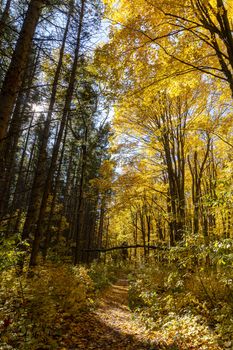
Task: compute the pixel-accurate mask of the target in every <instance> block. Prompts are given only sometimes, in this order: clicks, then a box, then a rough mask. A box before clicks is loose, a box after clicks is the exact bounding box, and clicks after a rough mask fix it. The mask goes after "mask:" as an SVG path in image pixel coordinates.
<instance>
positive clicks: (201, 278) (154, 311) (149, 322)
mask: <svg viewBox="0 0 233 350" xmlns="http://www.w3.org/2000/svg"><path fill="white" fill-rule="evenodd" d="M231 247H232V245H231V244H229V242H226V241H225V242H218V245H217V244H215V248H216V249H215V252H214V254H213V255H211V254H212V253H213V251H211V249H210V247H208V251H207V249H206V255H205V254H204V252H203V250H202V252H201V254H200V255H198V254H197V252H196V254H197V255H195V259H194V258H193V255H190V256H189V255H188V254H187V251H186V254H184V253H185V249H184V248H183V247H182V248H180V251H179V248H175V249H174V250H171V251H170V252H169V253H167V255H166V256H165V254H164V255H163V258H162V259H160V261H157V262H156V263H155V262H154V261H153V262H152V261H151V262H148V263H147V264H146V265H145V266H144V267H140V268H139V269H138V270H137V272H136V273H133V274H131V275H130V277H129V280H130V288H129V305H130V307H131V309H132V310H134V311H135V312H136V313H137V314H138V315H139V316H140V317H141V319H142V320H143V322H144V324H145V325H146V326H147V328H148V332H149V336H150V337H151V338H154V339H155V338H156V339H157V340H158V343H159V345H160V346H163V345H164V346H165V345H166V346H169V347H170V346H171V349H180V350H181V349H182V350H186V349H195V350H199V349H203V350H205V349H208V350H215V349H216V350H217V349H233V316H232V315H233V270H232V259H231V257H232V253H231V250H232V249H231ZM204 255H205V257H206V256H208V258H210V259H209V260H208V261H210V264H208V265H207V264H204V263H203V261H202V259H203V256H204ZM182 256H183V257H185V261H184V260H182ZM218 257H219V259H218ZM161 260H162V261H161ZM205 261H206V260H205Z"/></svg>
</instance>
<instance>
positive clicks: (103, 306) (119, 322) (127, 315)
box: [95, 279, 145, 340]
mask: <svg viewBox="0 0 233 350" xmlns="http://www.w3.org/2000/svg"><path fill="white" fill-rule="evenodd" d="M95 313H96V314H97V315H98V318H99V320H101V321H102V322H104V323H105V324H106V325H108V326H109V327H112V328H113V329H114V330H116V331H118V332H121V333H123V334H128V335H133V336H135V337H136V338H138V339H139V340H142V335H143V333H144V332H145V328H144V327H143V325H142V324H139V322H136V320H133V319H132V313H131V312H130V309H129V307H128V283H127V280H123V279H121V280H118V282H117V283H116V284H115V285H112V287H111V288H109V289H108V290H107V291H106V292H105V293H104V295H103V296H102V298H101V301H100V305H99V308H98V309H97V311H96V312H95Z"/></svg>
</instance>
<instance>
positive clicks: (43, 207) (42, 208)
mask: <svg viewBox="0 0 233 350" xmlns="http://www.w3.org/2000/svg"><path fill="white" fill-rule="evenodd" d="M84 10H85V0H82V2H81V9H80V16H79V26H78V32H77V39H76V48H75V55H74V61H73V65H72V69H71V75H70V79H69V86H68V88H67V92H66V98H65V105H64V109H63V114H62V119H61V123H60V128H59V132H58V136H57V140H56V142H55V145H54V148H53V154H52V159H51V163H50V167H49V171H48V175H47V177H46V183H45V187H44V192H43V197H42V201H41V204H40V210H39V216H38V221H37V225H36V230H35V237H34V240H33V245H32V252H31V258H30V266H34V265H36V259H37V255H38V251H39V244H40V240H41V231H42V222H43V218H44V216H45V212H46V206H47V201H48V196H49V193H50V190H51V184H52V179H53V175H54V172H55V169H56V163H57V158H58V153H59V148H60V144H61V141H62V137H63V132H64V128H65V125H66V121H67V119H68V118H69V114H70V106H71V102H72V98H73V93H74V88H75V82H76V73H77V66H78V59H79V51H80V42H81V33H82V27H83V17H84Z"/></svg>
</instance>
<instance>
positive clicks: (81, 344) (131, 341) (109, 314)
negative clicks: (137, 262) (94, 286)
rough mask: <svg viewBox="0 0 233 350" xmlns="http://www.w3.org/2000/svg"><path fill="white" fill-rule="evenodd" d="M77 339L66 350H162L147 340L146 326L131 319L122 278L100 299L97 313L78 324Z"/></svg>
mask: <svg viewBox="0 0 233 350" xmlns="http://www.w3.org/2000/svg"><path fill="white" fill-rule="evenodd" d="M74 331H75V332H73V334H74V333H75V336H74V337H73V339H66V345H68V348H67V347H66V348H65V349H69V350H75V349H87V350H91V349H92V350H108V349H109V350H159V348H158V347H157V346H152V344H150V343H149V342H148V340H147V339H146V338H147V337H146V332H145V331H146V330H145V327H144V326H143V324H140V323H139V321H138V320H134V319H133V318H132V313H131V312H130V309H129V307H128V283H127V280H124V279H120V280H118V281H117V283H115V284H114V285H112V286H111V287H109V288H108V289H107V290H106V291H105V292H104V293H103V294H102V296H101V297H100V302H99V304H98V307H97V309H96V310H95V311H93V312H92V313H89V314H85V315H83V316H82V319H80V322H79V323H78V324H77V323H76V324H75V329H74Z"/></svg>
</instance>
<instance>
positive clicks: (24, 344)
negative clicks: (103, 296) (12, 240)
mask: <svg viewBox="0 0 233 350" xmlns="http://www.w3.org/2000/svg"><path fill="white" fill-rule="evenodd" d="M1 277H2V284H1V289H0V299H1V303H2V304H1V309H0V310H1V311H0V316H1V320H2V324H1V328H2V331H3V332H2V334H3V339H2V340H3V342H5V343H7V344H8V345H12V346H13V347H14V346H15V347H16V348H17V349H30V350H33V349H37V348H39V347H40V346H43V349H44V348H46V347H45V344H47V348H48V349H57V346H58V345H57V343H56V340H55V339H56V338H54V332H56V324H57V325H59V324H60V322H61V319H62V318H63V317H64V316H65V317H67V316H68V317H76V316H78V314H79V313H80V312H81V311H82V310H83V309H86V308H87V307H88V306H89V305H90V304H92V302H93V283H92V281H91V279H90V277H89V275H88V271H87V270H86V269H85V268H84V267H69V266H53V265H50V266H40V267H38V268H36V269H35V270H34V274H33V277H32V278H27V276H26V275H23V276H21V277H16V276H15V274H14V271H8V272H5V273H2V276H1Z"/></svg>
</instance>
